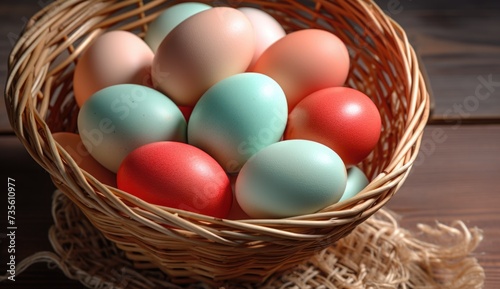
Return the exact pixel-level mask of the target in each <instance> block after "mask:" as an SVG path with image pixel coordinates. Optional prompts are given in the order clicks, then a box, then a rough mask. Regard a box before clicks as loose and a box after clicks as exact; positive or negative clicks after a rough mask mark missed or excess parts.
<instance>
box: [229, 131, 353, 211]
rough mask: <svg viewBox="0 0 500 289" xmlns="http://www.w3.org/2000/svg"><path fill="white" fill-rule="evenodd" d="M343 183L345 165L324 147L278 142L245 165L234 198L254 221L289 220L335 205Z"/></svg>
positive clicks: (295, 142) (313, 144)
mask: <svg viewBox="0 0 500 289" xmlns="http://www.w3.org/2000/svg"><path fill="white" fill-rule="evenodd" d="M346 182H347V173H346V168H345V166H344V163H343V162H342V160H341V158H340V157H339V156H338V155H337V154H336V153H335V152H334V151H333V150H331V149H330V148H328V147H327V146H325V145H322V144H320V143H317V142H313V141H308V140H289V141H281V142H277V143H274V144H271V145H269V146H268V147H265V148H263V149H262V150H260V151H259V152H258V153H256V154H255V155H254V156H252V157H251V158H250V159H249V160H248V161H247V162H246V163H245V165H244V166H243V168H242V169H241V171H240V173H239V175H238V178H237V180H236V192H235V196H236V200H237V202H238V203H239V205H240V207H241V208H242V209H243V211H244V212H245V213H247V214H248V215H249V216H251V217H253V218H284V217H292V216H297V215H304V214H311V213H315V212H317V211H319V210H321V209H323V208H325V207H327V206H329V205H331V204H334V203H336V202H337V201H338V200H339V199H340V198H341V197H342V194H343V193H344V190H345V187H346Z"/></svg>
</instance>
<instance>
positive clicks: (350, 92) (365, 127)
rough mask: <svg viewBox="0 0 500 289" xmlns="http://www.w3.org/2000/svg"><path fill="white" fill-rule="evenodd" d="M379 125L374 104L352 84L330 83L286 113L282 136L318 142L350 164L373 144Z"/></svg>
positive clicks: (370, 148)
mask: <svg viewBox="0 0 500 289" xmlns="http://www.w3.org/2000/svg"><path fill="white" fill-rule="evenodd" d="M381 126H382V123H381V117H380V113H379V111H378V108H377V106H376V105H375V104H374V103H373V101H372V100H371V99H370V98H369V97H368V96H367V95H365V94H364V93H362V92H361V91H358V90H356V89H353V88H348V87H331V88H326V89H322V90H319V91H317V92H314V93H312V94H311V95H309V96H307V97H306V98H304V99H303V100H302V101H301V102H299V103H298V104H297V106H296V107H295V108H294V109H293V110H292V112H291V113H290V114H289V117H288V123H287V128H286V131H285V134H284V138H285V139H308V140H313V141H317V142H320V143H322V144H324V145H326V146H328V147H330V148H331V149H332V150H334V151H335V152H336V153H338V154H339V156H340V157H341V158H342V160H343V161H344V163H345V164H346V166H348V167H350V166H353V165H356V164H357V163H359V162H360V161H362V160H363V159H364V158H365V157H367V156H368V155H369V154H370V152H371V151H372V150H373V149H374V148H375V146H376V145H377V143H378V140H379V138H380V133H381Z"/></svg>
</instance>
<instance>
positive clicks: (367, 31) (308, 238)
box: [5, 0, 429, 283]
mask: <svg viewBox="0 0 500 289" xmlns="http://www.w3.org/2000/svg"><path fill="white" fill-rule="evenodd" d="M179 2H183V1H140V0H128V1H104V0H100V1H97V0H89V1H83V0H63V1H56V2H54V3H53V4H51V5H49V6H47V7H45V8H44V9H43V10H41V11H40V12H39V13H37V14H36V15H35V16H34V17H33V18H32V19H31V21H30V22H29V23H28V25H27V27H26V28H25V31H24V34H23V35H22V37H21V38H20V39H19V41H18V43H17V45H16V46H15V47H14V49H13V51H12V53H11V56H10V59H9V64H8V65H9V78H8V80H7V86H6V93H5V95H6V103H7V109H8V112H9V118H10V122H11V124H12V127H13V128H14V130H15V132H16V134H17V136H18V137H19V139H20V140H21V141H22V142H23V144H24V146H25V147H26V149H27V150H28V152H29V153H30V154H31V155H32V157H33V158H34V159H35V160H36V161H37V162H38V163H39V164H40V165H41V166H42V167H43V168H44V169H45V170H47V171H48V172H49V173H50V175H51V177H52V179H53V181H54V183H55V184H56V186H57V187H58V188H59V189H60V190H61V191H63V192H64V194H65V195H66V196H67V197H68V198H69V199H70V200H71V201H73V202H74V203H75V204H76V205H77V206H78V207H79V208H80V209H81V210H82V211H83V213H84V214H85V215H86V216H87V217H88V218H89V220H90V221H91V222H92V224H93V225H94V226H95V227H96V228H97V229H98V230H99V231H101V232H102V233H103V234H104V236H105V237H106V238H108V239H109V240H111V241H112V242H114V243H115V244H116V245H117V247H118V248H120V249H122V250H123V251H125V252H126V255H127V258H129V259H130V260H132V261H133V262H134V264H135V266H136V267H137V268H151V267H155V268H159V269H161V270H163V271H164V272H166V273H167V274H168V275H169V276H172V278H173V279H174V280H176V281H178V282H191V281H192V280H199V281H206V282H212V283H217V282H219V281H222V280H227V279H239V280H245V281H252V282H260V281H262V280H264V279H265V278H266V277H268V276H270V275H271V274H272V273H274V272H276V271H278V270H284V269H286V268H290V267H291V266H293V265H295V264H297V263H299V262H301V261H303V260H305V259H308V258H309V257H310V256H311V255H313V254H314V253H317V252H319V251H320V250H321V249H324V248H326V247H328V246H329V245H331V244H332V243H333V242H335V241H337V240H339V239H340V238H342V237H344V236H346V235H347V234H349V233H350V232H351V231H352V230H353V229H354V228H355V227H356V226H357V225H358V224H360V223H361V222H363V221H364V220H366V219H367V218H368V217H370V216H371V215H372V214H373V213H375V212H376V211H377V210H379V209H380V208H381V207H382V206H384V204H386V203H387V201H389V200H390V198H391V197H392V196H393V195H394V194H395V193H396V191H397V190H398V188H399V187H400V186H401V185H402V184H403V182H404V179H405V178H406V177H407V176H408V173H409V171H410V168H411V166H412V163H413V161H414V160H415V158H416V156H417V153H418V149H419V145H420V140H421V136H422V132H423V128H424V126H425V124H426V121H427V118H428V114H429V96H428V93H427V91H426V87H425V82H424V80H423V77H422V75H421V73H420V70H419V67H418V62H417V59H416V56H415V53H414V51H413V49H412V47H411V46H410V44H409V43H408V40H407V38H406V35H405V33H404V31H403V30H402V29H401V27H399V26H398V25H397V24H396V23H394V22H393V21H392V20H391V19H390V18H388V17H387V16H385V15H384V14H383V12H382V11H381V9H380V8H379V7H378V6H376V5H375V4H374V3H372V2H371V1H368V0H356V1H353V0H338V1H326V0H324V1H321V0H316V1H300V3H299V2H297V1H284V0H279V1H278V0H275V1H258V0H253V1H240V0H238V1H200V2H206V3H208V4H211V5H213V6H222V5H224V6H234V7H237V6H249V5H251V6H254V7H259V8H261V9H263V10H265V11H267V12H268V13H270V14H271V15H273V16H274V17H275V18H276V19H277V20H278V21H279V22H280V23H281V24H282V25H283V27H284V28H285V29H286V30H287V31H288V32H291V31H295V30H299V29H303V28H320V29H325V30H329V31H331V32H333V33H335V34H336V35H337V36H339V37H340V38H341V39H342V40H343V41H344V42H345V43H346V45H347V46H348V49H349V52H350V56H351V71H350V75H349V78H348V82H347V85H348V86H350V87H353V88H356V89H359V90H361V91H363V92H364V93H366V94H367V95H369V96H370V97H371V98H372V99H373V101H374V102H375V104H376V105H377V107H378V108H379V111H380V114H381V116H382V134H381V139H380V142H379V144H378V145H377V147H376V148H375V150H374V151H373V153H372V154H371V155H370V156H369V157H368V158H366V159H365V160H364V161H363V163H362V164H361V165H360V168H361V169H363V171H364V172H365V173H366V174H367V175H368V177H369V178H370V179H371V180H372V181H371V182H370V184H369V185H368V186H367V187H366V188H365V189H364V190H363V191H362V192H361V193H360V194H358V195H357V196H356V197H354V198H352V199H350V200H348V201H345V202H342V203H339V204H335V205H332V206H330V207H328V208H325V209H324V210H322V211H320V212H318V213H315V214H310V215H303V216H298V217H294V218H289V219H276V220H238V221H236V220H225V219H215V218H212V217H208V216H204V215H199V214H195V213H190V212H186V211H182V210H176V209H171V208H164V207H159V206H155V205H151V204H148V203H145V202H143V201H141V200H140V199H137V198H135V197H133V196H131V195H129V194H127V193H126V192H123V191H120V190H118V189H116V188H112V187H108V186H105V185H103V184H102V183H100V182H99V181H97V180H96V179H95V178H93V177H92V176H91V175H90V174H88V173H86V172H85V171H83V170H81V169H80V168H79V167H78V165H77V164H76V163H75V161H74V160H73V159H72V158H71V157H70V156H69V154H68V153H67V152H66V151H65V150H64V149H62V148H61V147H60V146H59V145H57V143H56V142H55V141H54V139H53V138H52V136H51V133H54V132H58V131H70V132H76V131H77V128H76V118H77V114H78V107H77V105H76V103H75V101H74V98H73V92H72V76H73V71H74V67H75V63H76V62H77V61H78V57H79V55H80V54H81V53H82V51H83V50H84V49H85V48H86V47H87V46H88V45H89V44H90V43H91V42H92V41H93V40H94V39H95V38H96V37H97V36H99V35H100V34H102V33H104V32H106V31H108V30H116V29H120V30H128V31H132V32H134V33H136V34H137V35H139V36H141V37H142V36H144V33H145V31H147V24H148V23H149V22H151V21H152V20H153V19H154V18H155V17H157V16H158V14H159V13H160V12H161V11H162V10H163V9H165V8H167V7H169V6H171V5H174V4H176V3H179ZM173 227H174V228H178V229H172V228H173Z"/></svg>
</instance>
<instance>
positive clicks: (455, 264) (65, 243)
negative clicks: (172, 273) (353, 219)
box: [0, 191, 485, 289]
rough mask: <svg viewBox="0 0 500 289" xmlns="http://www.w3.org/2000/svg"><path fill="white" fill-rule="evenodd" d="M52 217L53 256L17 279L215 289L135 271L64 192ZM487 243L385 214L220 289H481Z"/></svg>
mask: <svg viewBox="0 0 500 289" xmlns="http://www.w3.org/2000/svg"><path fill="white" fill-rule="evenodd" d="M52 210H53V216H54V222H55V224H54V225H53V226H52V227H51V229H50V232H49V239H50V241H51V242H52V246H53V248H54V252H40V253H37V254H34V255H33V256H31V257H29V258H27V259H25V260H23V261H22V262H21V263H20V264H19V266H18V268H17V272H18V274H19V273H20V272H22V271H23V270H24V269H26V268H27V267H28V266H30V265H31V264H34V263H38V262H47V263H49V264H51V266H57V267H58V268H60V269H61V270H62V271H63V272H64V273H65V275H66V276H67V277H68V278H71V279H74V280H79V281H80V282H81V283H82V284H84V285H85V286H87V287H89V288H140V289H146V288H213V287H211V286H209V285H207V284H201V283H196V284H189V285H182V286H181V285H176V284H175V280H171V279H170V278H169V276H167V275H166V274H165V273H163V272H161V271H159V270H155V269H141V270H139V269H136V268H134V267H133V266H132V264H131V262H130V261H128V260H127V259H126V258H125V257H124V253H123V252H122V251H120V250H119V249H118V248H116V246H114V245H113V244H112V243H111V242H109V241H108V240H106V239H105V238H104V237H103V236H102V235H101V233H100V232H98V231H97V230H96V229H95V228H94V227H93V226H92V225H91V224H90V222H89V221H88V220H87V219H86V218H85V216H84V215H83V213H81V211H80V210H79V209H78V208H77V207H76V206H75V205H74V204H73V203H71V202H70V201H69V200H68V199H67V198H66V197H65V196H64V195H63V194H62V193H61V192H59V191H56V192H55V194H54V199H53V206H52ZM481 239H482V233H481V231H480V230H479V229H477V228H467V227H466V226H465V225H464V223H463V222H460V221H457V222H455V223H453V224H450V225H444V224H439V223H437V224H436V225H434V226H428V225H419V226H418V232H413V233H412V232H410V231H408V230H405V229H403V228H401V227H400V226H399V224H398V221H397V218H396V217H395V215H394V214H392V213H390V212H388V211H387V210H384V209H382V210H380V211H379V212H377V213H376V214H375V215H373V216H372V217H371V218H370V219H368V220H367V221H366V222H364V223H363V224H361V225H359V226H358V227H357V228H356V229H355V230H354V231H353V232H352V233H351V234H350V235H349V236H347V237H345V238H343V239H342V240H340V241H338V242H337V243H336V244H334V245H332V246H331V247H329V248H328V249H326V250H324V251H322V252H320V253H319V254H317V255H315V256H312V258H311V259H310V260H308V261H306V262H304V263H303V264H301V265H298V266H296V267H295V268H292V269H290V270H288V271H285V272H281V273H277V274H275V275H273V276H272V277H271V278H270V279H269V280H267V281H266V282H265V283H263V284H241V283H237V282H227V284H225V285H224V286H223V287H220V288H225V289H230V288H265V289H275V288H297V289H299V288H300V289H302V288H421V289H423V288H453V289H462V288H463V289H471V288H482V286H483V283H484V278H485V275H484V270H483V268H482V267H481V266H480V265H479V264H478V262H477V260H476V258H474V256H473V255H472V252H473V251H474V249H475V248H476V247H477V245H478V244H479V242H480V241H481ZM4 278H5V276H4V277H3V278H0V279H4Z"/></svg>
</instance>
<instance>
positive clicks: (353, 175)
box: [339, 167, 370, 202]
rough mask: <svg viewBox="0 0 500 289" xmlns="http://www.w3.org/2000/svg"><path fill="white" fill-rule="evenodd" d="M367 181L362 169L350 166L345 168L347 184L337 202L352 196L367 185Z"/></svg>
mask: <svg viewBox="0 0 500 289" xmlns="http://www.w3.org/2000/svg"><path fill="white" fill-rule="evenodd" d="M369 183H370V182H369V181H368V178H367V177H366V175H365V173H363V171H362V170H360V169H359V168H358V167H350V168H349V169H348V170H347V186H346V188H345V191H344V194H343V195H342V198H340V200H339V202H340V201H344V200H347V199H350V198H352V197H354V196H355V195H357V194H358V193H359V192H361V190H363V189H364V188H365V187H366V186H368V184H369Z"/></svg>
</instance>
